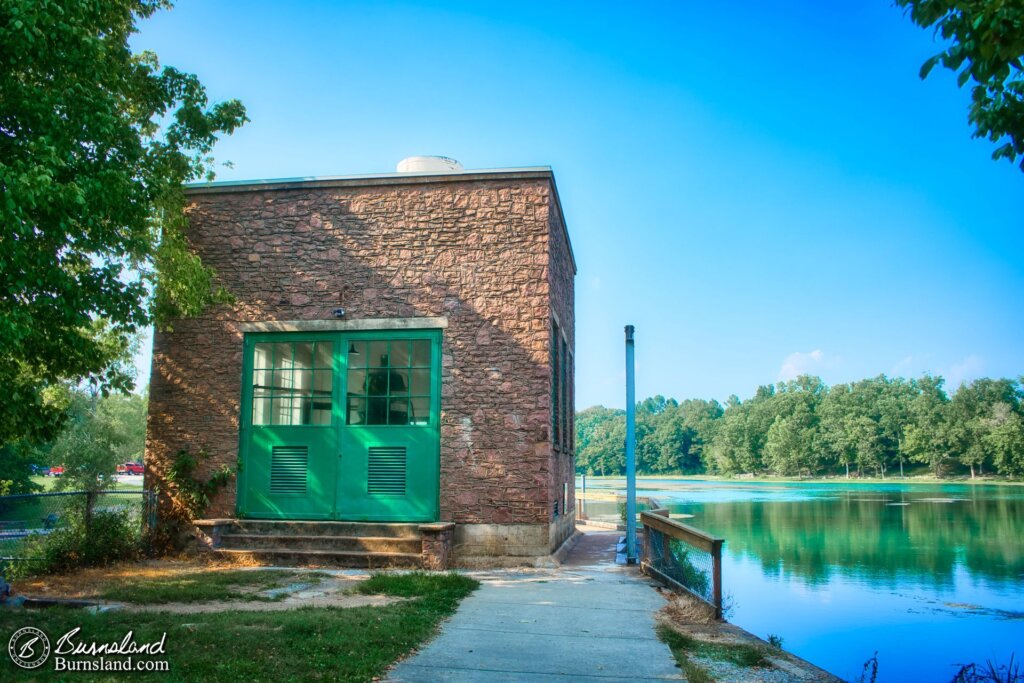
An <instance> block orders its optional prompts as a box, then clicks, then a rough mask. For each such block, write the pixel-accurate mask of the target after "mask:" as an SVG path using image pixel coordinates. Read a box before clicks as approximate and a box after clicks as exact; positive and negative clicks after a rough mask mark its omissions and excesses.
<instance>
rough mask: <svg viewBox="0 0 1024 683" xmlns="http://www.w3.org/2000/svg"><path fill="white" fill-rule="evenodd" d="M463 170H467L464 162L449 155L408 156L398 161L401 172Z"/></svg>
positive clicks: (448, 171)
mask: <svg viewBox="0 0 1024 683" xmlns="http://www.w3.org/2000/svg"><path fill="white" fill-rule="evenodd" d="M462 170H465V169H463V168H462V164H460V163H459V162H457V161H456V160H455V159H449V158H448V157H439V156H419V157H406V158H405V159H402V160H401V161H399V162H398V172H399V173H450V172H452V171H462Z"/></svg>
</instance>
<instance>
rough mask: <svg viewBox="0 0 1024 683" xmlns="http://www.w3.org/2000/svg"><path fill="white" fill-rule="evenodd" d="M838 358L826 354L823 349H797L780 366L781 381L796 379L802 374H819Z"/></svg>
mask: <svg viewBox="0 0 1024 683" xmlns="http://www.w3.org/2000/svg"><path fill="white" fill-rule="evenodd" d="M837 360H838V359H837V358H835V357H833V356H826V355H825V352H824V351H822V350H821V349H814V350H813V351H809V352H807V353H803V352H801V351H795V352H793V353H791V354H789V355H788V356H786V359H785V360H784V361H782V367H781V368H779V381H780V382H786V381H789V380H791V379H796V378H797V377H798V376H800V375H814V374H818V373H820V372H821V371H822V370H824V369H826V368H828V367H831V366H833V365H835V363H836V361H837Z"/></svg>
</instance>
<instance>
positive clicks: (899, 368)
mask: <svg viewBox="0 0 1024 683" xmlns="http://www.w3.org/2000/svg"><path fill="white" fill-rule="evenodd" d="M913 364H914V357H913V356H904V357H903V358H901V359H900V361H899V362H898V363H896V365H894V366H892V369H891V370H889V375H890V376H892V377H903V376H905V375H907V374H909V373H910V372H911V366H913Z"/></svg>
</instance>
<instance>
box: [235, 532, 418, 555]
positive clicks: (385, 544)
mask: <svg viewBox="0 0 1024 683" xmlns="http://www.w3.org/2000/svg"><path fill="white" fill-rule="evenodd" d="M220 547H221V548H223V549H226V550H261V549H264V548H287V549H289V550H324V551H346V552H347V551H359V552H372V553H408V554H417V553H419V552H420V551H421V550H422V547H423V542H422V540H421V539H420V537H419V536H418V535H417V536H411V537H390V536H322V535H319V534H285V533H274V534H249V533H244V534H242V533H229V534H223V535H221V537H220Z"/></svg>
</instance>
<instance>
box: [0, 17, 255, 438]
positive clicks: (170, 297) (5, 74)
mask: <svg viewBox="0 0 1024 683" xmlns="http://www.w3.org/2000/svg"><path fill="white" fill-rule="evenodd" d="M169 4H170V3H168V2H166V1H164V0H109V1H107V2H86V3H83V2H73V1H71V0H51V1H48V2H38V1H36V0H8V1H6V2H4V3H3V4H2V6H0V63H2V64H3V65H4V68H3V70H2V71H0V102H3V108H2V113H0V186H2V187H3V201H2V202H0V225H2V226H3V228H2V232H0V384H2V385H3V386H4V389H5V391H6V392H7V401H6V402H5V410H4V411H3V414H2V415H0V445H5V444H7V443H9V442H12V441H14V440H17V439H21V438H25V439H29V440H33V441H45V440H47V439H49V438H51V437H52V436H53V435H54V434H55V433H56V431H57V430H58V429H59V427H60V424H61V418H62V414H63V407H64V406H62V404H61V400H60V396H59V394H60V392H61V387H62V386H66V385H68V384H71V385H79V384H81V383H86V384H88V385H90V386H92V387H93V388H94V389H97V390H99V391H100V392H101V393H104V394H105V393H106V392H107V391H110V390H120V391H126V390H129V389H130V388H131V385H132V377H131V373H130V372H129V370H128V369H129V366H128V365H126V364H124V363H123V362H120V361H121V359H123V358H124V356H125V355H126V353H125V352H126V350H127V349H128V348H129V347H130V344H131V340H132V338H133V335H135V334H136V333H137V332H138V331H139V330H140V329H141V328H143V327H144V326H146V325H148V324H150V323H151V322H154V321H155V322H157V323H158V324H162V323H163V322H165V321H166V319H167V318H169V317H172V316H174V315H183V314H191V313H195V312H196V311H198V310H201V309H202V308H203V307H204V306H206V305H208V304H210V303H214V302H217V301H223V300H224V299H225V294H224V293H223V292H222V291H220V290H218V288H217V287H216V286H215V285H214V284H213V281H214V273H213V272H212V271H211V270H210V269H208V268H206V267H204V266H203V265H202V264H201V263H200V262H199V261H198V259H197V257H196V256H195V255H194V254H192V253H191V252H190V251H189V248H188V244H187V241H186V239H185V237H184V225H185V218H184V213H183V207H184V201H183V195H182V190H181V186H182V184H183V183H186V182H189V181H192V180H197V179H200V178H205V177H209V176H210V175H211V173H212V169H213V165H212V159H211V157H210V152H211V150H212V148H213V146H214V144H215V142H216V141H217V139H218V136H219V135H221V134H230V133H231V132H232V131H234V130H235V129H236V128H237V127H238V126H240V125H242V124H243V123H244V122H245V121H246V120H247V119H246V116H245V109H244V107H243V106H242V105H241V103H239V102H238V101H236V100H231V101H227V102H223V103H219V104H214V105H210V104H209V102H208V99H207V95H206V91H205V89H204V88H203V86H202V84H201V83H200V82H199V80H198V79H197V78H196V77H195V76H194V75H191V74H187V73H183V72H181V71H178V70H177V69H175V68H173V67H169V66H168V67H161V66H160V64H159V62H158V60H157V58H156V56H155V55H154V54H152V53H148V52H144V53H141V54H133V53H132V52H131V50H130V49H129V45H128V41H129V38H130V36H131V35H132V34H133V33H135V31H136V22H137V21H139V20H141V19H145V18H147V17H149V16H151V15H152V14H153V13H154V12H156V11H157V10H158V9H161V8H165V7H169Z"/></svg>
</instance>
